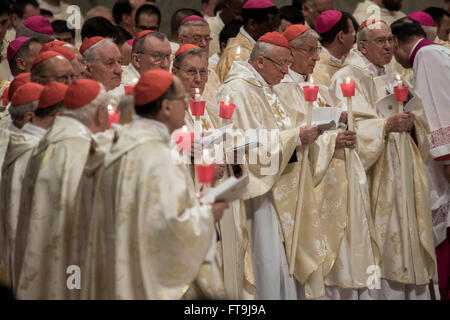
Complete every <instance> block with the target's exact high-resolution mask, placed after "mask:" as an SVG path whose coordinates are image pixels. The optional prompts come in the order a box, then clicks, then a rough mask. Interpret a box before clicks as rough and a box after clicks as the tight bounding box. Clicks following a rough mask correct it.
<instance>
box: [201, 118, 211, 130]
mask: <svg viewBox="0 0 450 320" xmlns="http://www.w3.org/2000/svg"><path fill="white" fill-rule="evenodd" d="M210 128H211V125H210V124H209V122H208V121H206V119H204V118H202V129H203V130H209V129H210Z"/></svg>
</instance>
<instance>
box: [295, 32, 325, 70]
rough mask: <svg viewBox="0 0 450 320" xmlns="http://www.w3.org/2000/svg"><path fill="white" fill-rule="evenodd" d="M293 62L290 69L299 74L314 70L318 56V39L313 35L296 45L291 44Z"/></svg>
mask: <svg viewBox="0 0 450 320" xmlns="http://www.w3.org/2000/svg"><path fill="white" fill-rule="evenodd" d="M291 48H292V49H291V50H292V55H293V57H294V63H293V64H292V67H291V69H292V70H294V71H295V72H297V73H300V74H311V73H313V72H314V67H315V66H316V62H317V61H319V60H320V58H319V52H320V51H319V50H320V49H319V48H320V47H319V41H317V39H316V38H314V37H308V38H306V39H305V40H304V41H303V43H302V44H301V45H299V46H298V47H294V46H291Z"/></svg>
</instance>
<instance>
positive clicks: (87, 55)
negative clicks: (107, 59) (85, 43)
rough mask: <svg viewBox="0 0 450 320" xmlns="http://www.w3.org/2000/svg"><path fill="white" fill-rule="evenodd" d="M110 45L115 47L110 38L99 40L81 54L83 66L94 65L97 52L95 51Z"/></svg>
mask: <svg viewBox="0 0 450 320" xmlns="http://www.w3.org/2000/svg"><path fill="white" fill-rule="evenodd" d="M112 44H113V45H115V46H116V44H115V43H114V41H113V40H112V39H110V38H105V39H103V40H100V41H99V42H97V43H96V44H94V45H93V46H91V47H90V48H88V49H87V50H86V51H85V52H84V53H83V63H84V64H88V63H95V62H96V61H97V51H98V50H97V49H98V48H101V47H104V46H106V45H112Z"/></svg>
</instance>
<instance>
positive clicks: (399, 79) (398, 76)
mask: <svg viewBox="0 0 450 320" xmlns="http://www.w3.org/2000/svg"><path fill="white" fill-rule="evenodd" d="M395 77H396V78H397V87H399V88H401V87H403V81H402V79H401V78H400V75H399V74H398V73H397V74H396V76H395Z"/></svg>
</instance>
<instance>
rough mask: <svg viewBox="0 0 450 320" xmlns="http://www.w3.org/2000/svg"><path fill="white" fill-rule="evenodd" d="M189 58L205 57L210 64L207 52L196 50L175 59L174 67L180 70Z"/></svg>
mask: <svg viewBox="0 0 450 320" xmlns="http://www.w3.org/2000/svg"><path fill="white" fill-rule="evenodd" d="M187 56H198V57H203V58H205V59H206V62H208V55H207V54H206V52H205V50H203V49H200V48H194V49H191V50H188V51H185V52H183V53H182V54H179V55H178V56H176V57H175V59H174V60H173V67H175V68H177V69H179V68H180V67H181V64H182V63H183V61H184V59H185V58H186V57H187Z"/></svg>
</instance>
